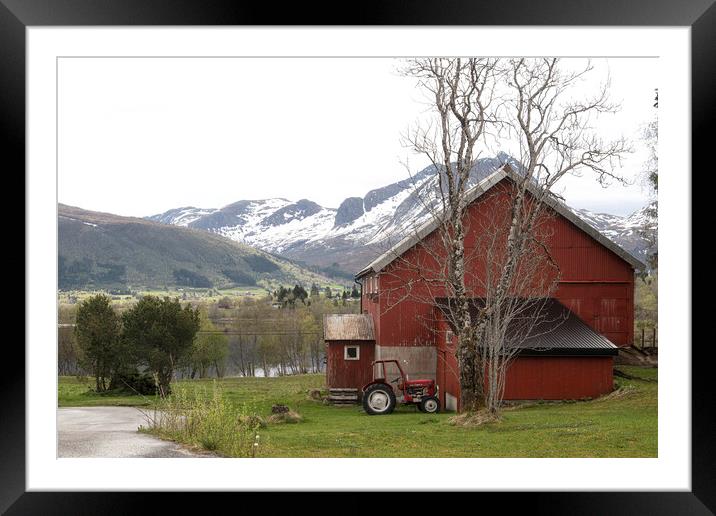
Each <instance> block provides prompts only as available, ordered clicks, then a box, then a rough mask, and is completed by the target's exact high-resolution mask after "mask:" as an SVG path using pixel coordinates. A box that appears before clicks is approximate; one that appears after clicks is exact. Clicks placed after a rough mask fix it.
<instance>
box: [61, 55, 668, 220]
mask: <svg viewBox="0 0 716 516" xmlns="http://www.w3.org/2000/svg"><path fill="white" fill-rule="evenodd" d="M569 61H570V62H571V61H577V60H569ZM397 64H398V62H397V61H395V60H392V59H326V58H288V59H265V58H260V59H259V58H253V59H246V58H239V59H207V58H202V59H152V58H145V59H138V58H131V59H106V58H91V59H62V60H61V62H60V67H59V178H58V188H59V201H60V202H62V203H65V204H70V205H73V206H79V207H81V208H85V209H90V210H98V211H106V212H110V213H116V214H120V215H132V216H146V215H152V214H155V213H160V212H163V211H166V210H168V209H170V208H176V207H180V206H197V207H204V208H218V207H221V206H224V205H226V204H229V203H232V202H235V201H238V200H241V199H263V198H269V197H285V198H287V199H290V200H298V199H301V198H307V199H311V200H313V201H315V202H317V203H319V204H321V205H323V206H326V207H337V206H338V205H339V203H340V202H341V201H342V200H343V199H344V198H346V197H349V196H363V195H365V193H366V192H367V191H368V190H370V189H373V188H377V187H380V186H384V185H387V184H389V183H392V182H394V181H398V180H401V179H405V178H406V177H407V172H406V169H405V166H404V165H403V163H404V162H405V161H406V159H408V160H409V163H410V165H411V169H412V171H413V172H417V171H418V170H420V169H421V168H423V167H424V166H426V165H427V162H425V160H424V159H422V158H420V157H417V156H415V155H411V154H410V152H409V150H408V149H405V148H403V147H402V146H401V144H400V137H401V134H404V133H405V131H406V130H407V128H408V126H409V125H410V124H411V123H413V122H414V121H415V120H416V118H417V117H418V116H419V115H420V113H421V112H422V111H424V110H425V105H424V103H423V96H422V93H421V92H420V91H418V90H416V89H415V86H414V82H413V81H412V80H411V79H408V78H405V77H401V76H400V75H399V74H397V73H396V72H395V69H396V65H397ZM594 64H595V65H596V73H595V75H594V77H595V79H597V80H603V79H604V78H605V77H606V72H607V70H608V71H609V74H610V76H611V93H612V98H613V99H614V100H616V101H620V102H621V104H622V110H621V111H620V112H619V113H618V114H616V115H612V116H609V117H607V118H604V119H602V120H600V121H599V128H600V129H599V130H600V132H601V133H602V134H603V135H605V137H614V136H619V135H623V136H625V137H627V138H630V139H632V144H633V147H634V148H635V150H636V152H635V153H634V154H632V155H630V156H628V157H627V159H626V160H624V162H623V169H622V170H621V171H619V172H620V173H622V174H623V175H625V176H627V177H630V178H634V181H635V184H634V185H632V186H629V187H624V186H622V185H612V186H611V187H609V188H607V189H604V188H602V187H600V186H599V185H598V184H597V183H596V182H595V181H594V179H593V178H592V177H590V176H588V175H585V176H584V177H582V178H569V179H565V180H564V182H563V183H562V184H561V187H560V190H561V193H562V195H564V196H565V198H566V200H567V202H568V203H569V204H570V205H572V206H574V207H577V208H587V209H590V210H593V211H602V212H607V213H614V214H618V215H626V214H629V213H631V212H633V211H634V210H636V209H638V208H640V207H642V206H643V205H644V204H646V202H647V200H648V193H647V192H646V190H645V189H644V188H643V187H642V185H641V183H640V181H639V180H638V179H637V174H638V173H639V171H640V169H641V166H642V164H643V162H644V160H645V158H646V155H645V153H644V149H643V144H642V143H641V141H639V139H638V136H639V134H640V131H641V128H642V127H643V125H644V124H645V123H646V122H647V121H648V120H650V119H651V117H652V116H653V114H654V108H653V107H652V103H653V97H654V88H656V87H657V86H658V84H657V81H656V60H654V59H632V58H619V59H609V60H608V62H607V60H603V59H602V60H596V61H594ZM595 84H596V83H593V84H592V85H595Z"/></svg>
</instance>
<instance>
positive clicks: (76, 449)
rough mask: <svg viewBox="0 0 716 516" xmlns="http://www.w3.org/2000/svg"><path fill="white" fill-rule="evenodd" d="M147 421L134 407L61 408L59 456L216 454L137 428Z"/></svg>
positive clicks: (59, 414) (59, 417) (201, 455)
mask: <svg viewBox="0 0 716 516" xmlns="http://www.w3.org/2000/svg"><path fill="white" fill-rule="evenodd" d="M140 425H146V420H145V418H144V415H143V414H142V412H141V411H139V410H138V409H136V408H134V407H75V408H60V409H57V433H58V450H57V456H58V457H112V458H114V457H177V458H182V457H183V458H193V457H213V456H214V455H212V454H209V453H206V454H200V453H195V452H192V451H190V450H188V449H186V448H184V447H182V446H180V445H178V444H176V443H173V442H170V441H163V440H161V439H157V438H156V437H152V436H150V435H147V434H142V433H139V432H137V428H138V427H139V426H140Z"/></svg>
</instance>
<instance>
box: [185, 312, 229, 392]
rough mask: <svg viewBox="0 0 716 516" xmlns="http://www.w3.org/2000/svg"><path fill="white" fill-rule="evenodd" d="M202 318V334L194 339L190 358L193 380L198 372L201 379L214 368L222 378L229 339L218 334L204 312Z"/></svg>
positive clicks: (200, 328)
mask: <svg viewBox="0 0 716 516" xmlns="http://www.w3.org/2000/svg"><path fill="white" fill-rule="evenodd" d="M200 318H201V324H200V327H199V330H200V332H201V333H199V335H198V336H197V337H196V339H194V342H193V344H192V350H191V354H190V355H189V356H188V359H189V365H190V367H191V370H192V372H191V376H192V378H193V377H194V374H195V373H196V372H198V373H199V377H200V378H205V377H206V375H207V373H208V370H209V368H210V367H211V366H214V368H215V369H216V375H217V376H219V377H221V376H222V375H223V372H224V364H225V362H226V357H227V355H228V353H229V339H228V337H227V336H226V335H222V334H221V333H218V330H217V329H216V326H214V324H213V323H212V322H211V319H210V318H209V317H208V315H207V313H206V312H202V313H201V315H200Z"/></svg>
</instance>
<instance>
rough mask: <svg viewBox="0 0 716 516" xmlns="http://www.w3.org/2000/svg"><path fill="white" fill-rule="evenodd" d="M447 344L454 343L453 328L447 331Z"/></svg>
mask: <svg viewBox="0 0 716 516" xmlns="http://www.w3.org/2000/svg"><path fill="white" fill-rule="evenodd" d="M445 344H447V345H448V346H449V345H450V344H452V330H448V331H446V332H445Z"/></svg>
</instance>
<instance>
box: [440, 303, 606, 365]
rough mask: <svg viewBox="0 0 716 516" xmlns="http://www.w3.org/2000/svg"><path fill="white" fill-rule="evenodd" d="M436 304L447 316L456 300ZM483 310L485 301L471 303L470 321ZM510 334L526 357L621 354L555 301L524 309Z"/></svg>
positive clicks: (510, 327) (530, 304)
mask: <svg viewBox="0 0 716 516" xmlns="http://www.w3.org/2000/svg"><path fill="white" fill-rule="evenodd" d="M436 303H437V305H438V307H439V308H440V310H441V311H442V312H443V314H445V315H448V314H449V313H450V307H451V306H454V300H448V299H447V298H439V299H437V300H436ZM484 306H485V300H484V299H481V298H474V299H471V300H470V316H471V318H473V319H474V318H476V316H477V313H478V310H479V309H480V308H482V307H484ZM535 319H536V322H534V320H535ZM448 321H449V318H448ZM507 334H508V338H509V335H510V334H512V335H520V337H519V338H516V339H515V340H517V342H516V343H515V346H516V347H519V348H520V350H522V351H521V353H522V354H525V355H530V354H532V355H617V354H618V352H619V348H617V346H615V345H614V344H613V343H612V342H611V341H610V340H609V339H607V338H606V337H604V336H603V335H601V334H599V333H598V332H596V331H594V330H593V329H592V328H590V327H589V326H587V324H586V323H584V322H583V321H582V320H581V319H580V318H579V317H578V316H577V315H576V314H575V313H574V312H572V311H571V310H569V309H568V308H567V307H566V306H564V305H563V304H562V303H560V302H559V301H558V300H557V299H553V298H548V299H536V300H534V302H531V303H527V304H526V305H524V309H523V310H522V311H521V313H520V315H519V316H518V317H517V318H515V319H514V320H513V321H512V322H511V323H510V325H509V326H508V329H507ZM525 334H526V335H525Z"/></svg>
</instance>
